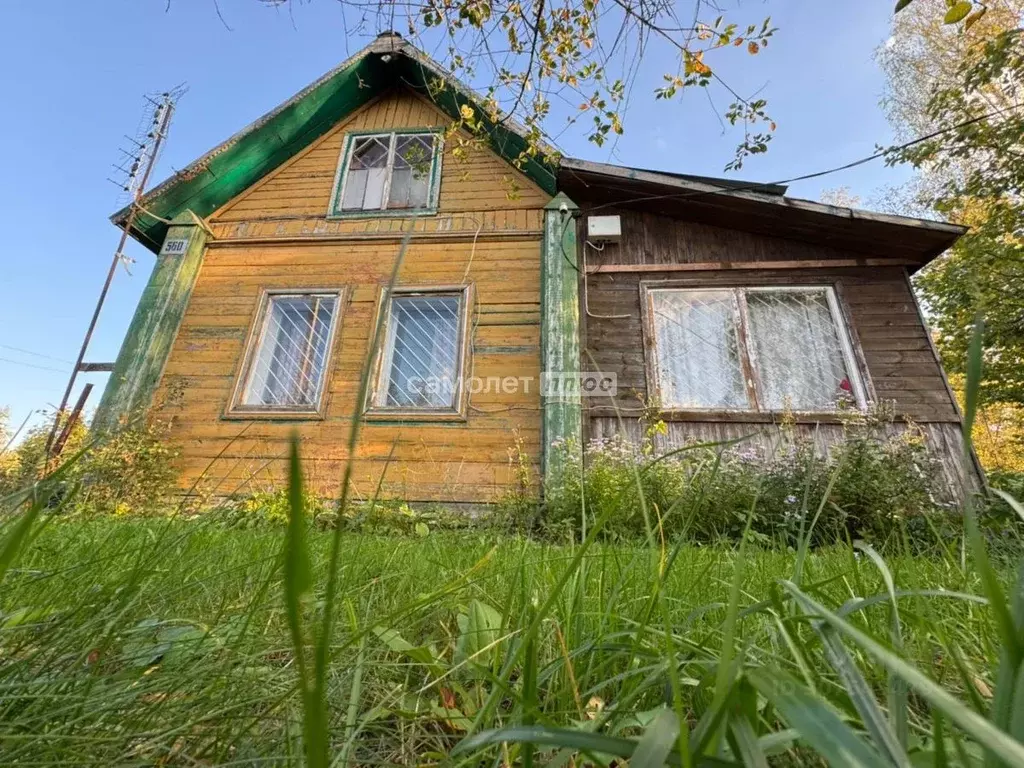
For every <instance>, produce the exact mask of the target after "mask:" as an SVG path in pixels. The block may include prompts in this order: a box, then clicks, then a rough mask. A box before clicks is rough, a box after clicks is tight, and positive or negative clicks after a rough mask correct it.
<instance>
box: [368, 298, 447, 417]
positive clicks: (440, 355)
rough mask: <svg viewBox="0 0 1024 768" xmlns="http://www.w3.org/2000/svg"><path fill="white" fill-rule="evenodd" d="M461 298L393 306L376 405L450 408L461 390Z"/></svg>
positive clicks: (410, 300)
mask: <svg viewBox="0 0 1024 768" xmlns="http://www.w3.org/2000/svg"><path fill="white" fill-rule="evenodd" d="M460 305H461V298H460V297H459V296H397V297H395V298H393V299H392V300H391V316H390V318H389V320H388V338H387V348H386V350H385V357H384V369H383V379H382V381H381V386H380V390H379V393H378V395H377V405H379V406H384V407H387V408H451V407H453V406H454V405H455V394H456V392H457V390H458V381H457V376H458V372H459V371H458V366H459V309H460Z"/></svg>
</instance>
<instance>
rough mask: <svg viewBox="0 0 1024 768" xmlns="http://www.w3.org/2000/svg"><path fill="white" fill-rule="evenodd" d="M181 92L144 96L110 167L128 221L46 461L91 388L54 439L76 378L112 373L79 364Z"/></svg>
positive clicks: (81, 357) (77, 361)
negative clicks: (136, 123)
mask: <svg viewBox="0 0 1024 768" xmlns="http://www.w3.org/2000/svg"><path fill="white" fill-rule="evenodd" d="M184 92H185V89H184V87H182V86H178V87H177V88H175V89H173V90H170V91H167V92H165V93H162V94H160V95H159V96H158V97H157V98H152V97H150V96H146V102H147V105H146V109H145V111H144V113H143V117H142V120H141V121H140V123H139V129H138V131H137V133H136V136H135V137H134V138H132V137H130V136H125V138H126V139H127V140H128V142H129V144H128V145H127V147H122V148H121V149H120V152H121V155H122V157H121V161H120V162H119V163H117V164H115V165H114V168H115V169H117V170H118V171H119V172H120V174H122V177H121V178H120V180H114V179H110V181H111V182H112V183H114V184H116V185H117V186H118V187H120V188H121V197H123V198H127V199H128V201H129V204H128V205H129V209H128V217H127V219H126V220H125V223H124V229H123V231H122V232H121V240H120V242H119V243H118V244H117V250H116V251H114V257H113V259H111V262H110V269H109V270H107V279H106V280H105V281H104V283H103V289H102V290H101V291H100V296H99V299H98V300H97V302H96V308H95V309H94V310H93V313H92V318H91V319H90V320H89V326H88V327H87V328H86V331H85V338H84V339H83V340H82V347H81V349H80V350H79V352H78V357H77V358H76V359H75V367H74V368H73V369H72V371H71V378H70V379H69V380H68V385H67V387H66V388H65V390H64V396H63V397H62V398H61V401H60V406H59V407H58V408H57V413H56V415H55V416H54V419H53V427H52V428H51V429H50V435H49V437H47V439H46V458H47V461H49V459H50V458H52V457H53V456H56V455H57V454H59V453H60V451H61V449H62V448H63V447H64V443H65V442H66V441H67V439H68V437H69V436H70V435H71V430H72V428H73V427H74V425H75V421H77V419H78V418H79V416H80V415H81V411H82V408H83V407H84V405H85V398H86V397H88V394H89V390H91V388H92V385H91V384H90V385H86V387H87V388H86V390H84V391H83V393H82V397H80V398H79V399H78V403H77V404H76V405H75V408H74V410H73V411H72V413H71V415H70V416H69V418H68V420H67V422H66V423H65V424H64V428H63V429H62V430H61V433H60V436H59V437H58V436H57V430H58V429H59V428H60V422H61V416H62V415H63V413H64V410H65V409H66V408H67V406H68V401H69V400H70V398H71V391H72V390H73V389H74V387H75V380H76V379H77V378H78V374H79V372H82V371H111V370H113V367H114V366H113V364H112V363H110V364H107V363H86V362H83V361H84V360H85V354H86V352H87V351H88V349H89V342H90V341H92V334H93V331H95V330H96V322H97V321H98V320H99V317H100V312H101V311H102V309H103V304H104V302H105V301H106V299H107V292H108V291H109V290H110V284H111V282H113V279H114V273H115V272H116V271H117V265H118V264H121V263H123V264H125V268H127V264H128V262H130V259H129V258H128V257H127V256H125V254H124V247H125V244H126V243H127V242H128V233H129V232H130V231H131V228H132V225H133V224H134V223H135V219H136V218H137V217H138V214H139V212H140V211H141V210H142V208H141V206H140V204H139V203H140V200H141V199H142V196H143V194H144V192H145V190H146V186H147V185H148V184H149V177H150V174H151V173H152V171H153V167H154V166H155V165H156V161H157V158H158V157H159V155H160V150H161V148H162V147H163V144H164V140H165V139H166V138H167V131H168V129H169V128H170V125H171V116H172V115H173V114H174V108H175V105H176V103H177V100H178V99H179V98H180V97H181V96H182V94H184Z"/></svg>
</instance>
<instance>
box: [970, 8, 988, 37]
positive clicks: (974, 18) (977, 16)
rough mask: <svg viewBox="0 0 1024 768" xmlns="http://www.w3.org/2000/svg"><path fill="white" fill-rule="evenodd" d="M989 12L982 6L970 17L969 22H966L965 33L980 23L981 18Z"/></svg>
mask: <svg viewBox="0 0 1024 768" xmlns="http://www.w3.org/2000/svg"><path fill="white" fill-rule="evenodd" d="M987 11H988V8H986V7H985V6H981V8H980V9H979V10H977V11H975V12H974V13H972V14H971V15H970V16H968V17H967V20H966V21H965V22H964V32H966V31H967V30H968V29H970V28H971V27H973V26H974V25H975V24H976V23H977V22H978V21H980V20H981V17H982V16H984V15H985V13H986V12H987Z"/></svg>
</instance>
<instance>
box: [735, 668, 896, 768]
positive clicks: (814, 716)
mask: <svg viewBox="0 0 1024 768" xmlns="http://www.w3.org/2000/svg"><path fill="white" fill-rule="evenodd" d="M747 678H748V679H749V680H750V682H751V683H752V684H753V685H754V687H755V688H757V690H758V692H759V693H760V694H761V695H762V696H764V697H765V698H766V699H767V700H768V701H770V702H771V703H772V705H773V706H774V707H775V709H776V710H778V713H779V714H780V715H781V716H782V718H783V719H784V720H785V721H786V724H787V725H789V726H790V727H791V728H793V729H794V730H796V731H797V732H798V733H799V734H800V737H801V739H802V740H803V741H805V742H806V743H807V744H809V745H810V746H811V747H813V748H814V749H815V750H817V751H818V753H819V754H820V755H821V756H822V757H823V758H824V759H825V762H826V763H827V764H828V765H856V766H878V768H881V767H882V766H886V768H888V766H889V763H887V762H886V761H885V760H883V759H882V756H881V755H879V754H878V753H877V752H875V750H873V749H872V748H871V746H870V745H869V744H868V743H867V742H865V741H864V739H862V738H861V737H860V736H859V735H858V734H857V733H856V731H854V730H853V729H852V728H851V727H850V726H849V725H847V724H846V723H844V722H843V721H842V719H841V718H840V717H839V715H837V714H836V713H835V712H834V711H833V710H832V708H831V707H830V706H829V705H828V704H827V703H826V701H825V700H824V699H821V698H818V697H815V696H812V695H811V694H810V693H809V692H808V691H807V689H806V688H804V687H803V686H802V685H800V683H798V682H797V681H796V680H794V679H793V678H791V677H789V676H788V675H785V674H783V673H782V672H769V671H768V670H766V669H755V670H751V671H750V672H748V673H747Z"/></svg>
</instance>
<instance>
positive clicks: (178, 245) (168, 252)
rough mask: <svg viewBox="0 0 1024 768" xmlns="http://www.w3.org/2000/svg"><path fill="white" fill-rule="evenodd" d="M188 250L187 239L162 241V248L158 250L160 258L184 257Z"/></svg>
mask: <svg viewBox="0 0 1024 768" xmlns="http://www.w3.org/2000/svg"><path fill="white" fill-rule="evenodd" d="M187 250H188V238H187V237H182V238H176V239H174V240H164V247H163V248H161V249H160V255H161V256H184V255H185V251H187Z"/></svg>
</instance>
